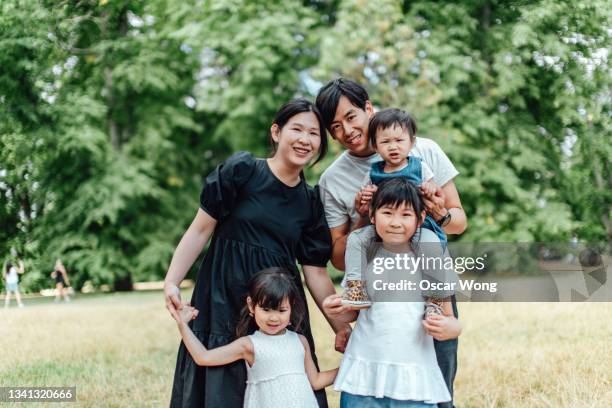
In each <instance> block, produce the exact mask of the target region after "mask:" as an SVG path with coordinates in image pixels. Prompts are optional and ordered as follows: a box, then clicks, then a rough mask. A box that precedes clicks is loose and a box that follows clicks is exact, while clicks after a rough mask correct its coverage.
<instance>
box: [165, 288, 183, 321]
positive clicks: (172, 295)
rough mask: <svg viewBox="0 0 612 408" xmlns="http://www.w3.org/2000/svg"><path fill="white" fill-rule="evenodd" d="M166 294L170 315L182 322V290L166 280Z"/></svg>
mask: <svg viewBox="0 0 612 408" xmlns="http://www.w3.org/2000/svg"><path fill="white" fill-rule="evenodd" d="M164 295H165V297H166V309H168V311H169V312H170V315H171V316H172V318H174V320H176V321H177V322H180V320H181V317H180V314H179V312H178V311H177V309H178V310H181V309H182V308H183V303H182V301H181V291H180V289H179V288H178V286H176V285H175V284H174V283H171V282H165V283H164Z"/></svg>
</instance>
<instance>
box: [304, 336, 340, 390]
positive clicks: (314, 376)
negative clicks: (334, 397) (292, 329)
mask: <svg viewBox="0 0 612 408" xmlns="http://www.w3.org/2000/svg"><path fill="white" fill-rule="evenodd" d="M299 336H300V341H301V342H302V345H303V346H304V368H305V369H306V376H308V381H309V382H310V385H311V386H312V389H313V390H320V389H323V388H325V387H327V386H329V385H331V384H333V383H334V380H335V379H336V375H338V368H334V369H333V370H327V371H321V372H319V370H317V366H316V365H315V363H314V361H313V360H312V355H311V354H310V345H308V340H306V337H304V336H302V335H301V334H300V335H299Z"/></svg>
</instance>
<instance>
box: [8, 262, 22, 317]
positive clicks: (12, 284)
mask: <svg viewBox="0 0 612 408" xmlns="http://www.w3.org/2000/svg"><path fill="white" fill-rule="evenodd" d="M24 272H25V267H24V265H23V261H21V260H20V261H19V267H16V266H15V265H13V264H12V263H10V262H7V263H6V266H5V267H4V268H2V278H4V280H5V281H6V297H5V298H4V307H5V308H8V307H9V303H10V301H11V292H13V293H14V294H15V299H17V305H18V306H19V307H23V303H22V302H21V294H20V293H19V274H22V273H24Z"/></svg>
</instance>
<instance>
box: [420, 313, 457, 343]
mask: <svg viewBox="0 0 612 408" xmlns="http://www.w3.org/2000/svg"><path fill="white" fill-rule="evenodd" d="M423 327H425V331H426V332H427V334H429V335H430V336H431V337H433V338H434V339H436V340H439V341H442V340H450V339H456V338H457V337H459V335H460V334H461V324H460V323H459V320H457V319H456V318H454V317H450V316H443V315H430V316H427V318H426V319H425V320H423Z"/></svg>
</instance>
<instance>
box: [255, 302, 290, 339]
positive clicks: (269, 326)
mask: <svg viewBox="0 0 612 408" xmlns="http://www.w3.org/2000/svg"><path fill="white" fill-rule="evenodd" d="M253 314H254V315H255V323H257V326H258V327H259V329H260V330H261V331H262V332H264V333H266V334H271V335H275V334H278V333H280V332H282V331H283V330H284V329H285V328H286V327H287V326H288V325H289V323H290V322H291V304H290V303H289V299H285V300H283V303H281V305H280V306H279V308H278V309H268V308H264V307H261V306H259V305H256V306H255V308H254V310H253Z"/></svg>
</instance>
